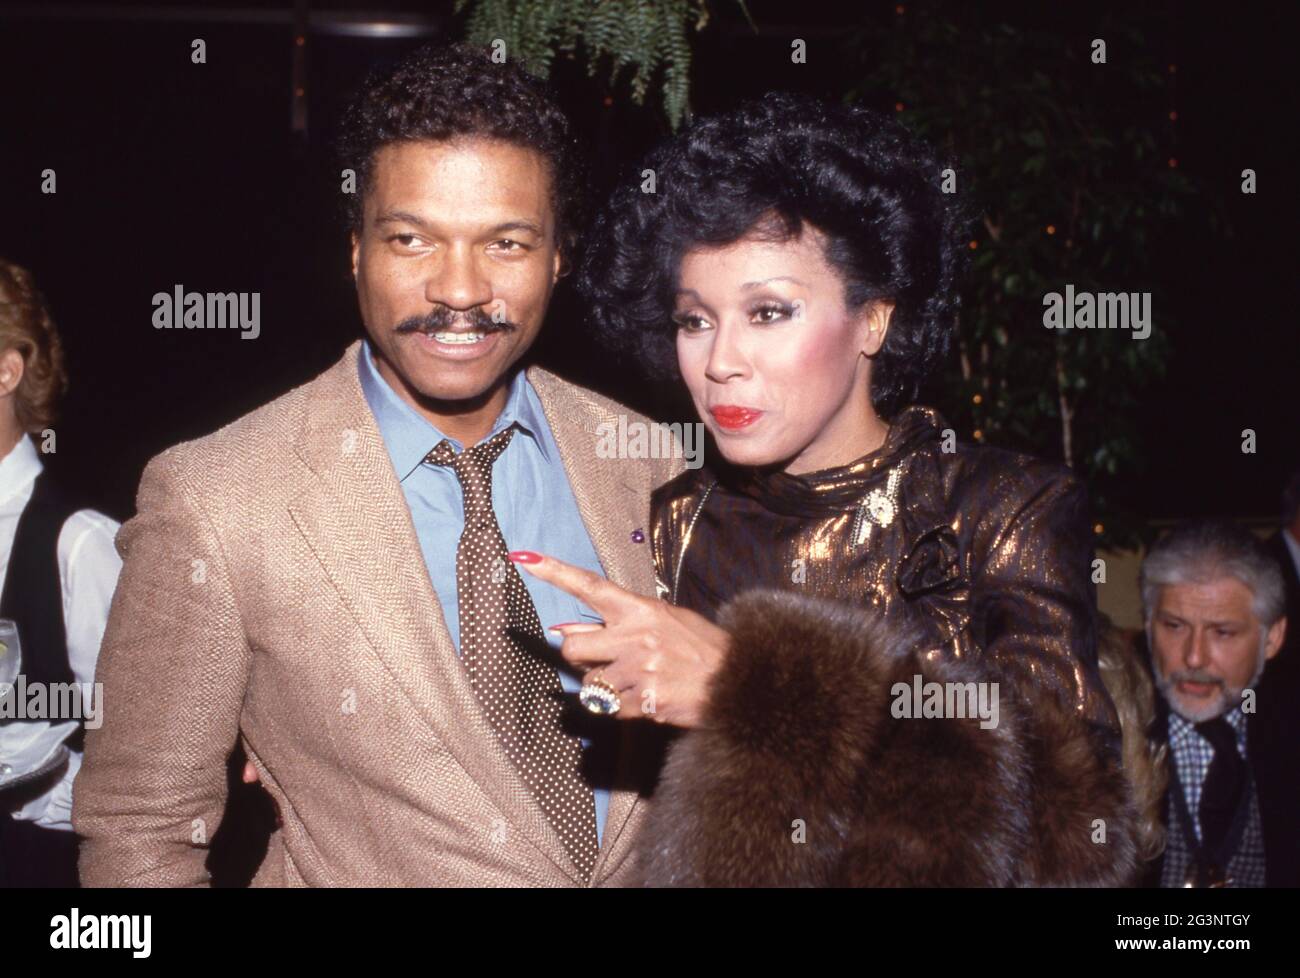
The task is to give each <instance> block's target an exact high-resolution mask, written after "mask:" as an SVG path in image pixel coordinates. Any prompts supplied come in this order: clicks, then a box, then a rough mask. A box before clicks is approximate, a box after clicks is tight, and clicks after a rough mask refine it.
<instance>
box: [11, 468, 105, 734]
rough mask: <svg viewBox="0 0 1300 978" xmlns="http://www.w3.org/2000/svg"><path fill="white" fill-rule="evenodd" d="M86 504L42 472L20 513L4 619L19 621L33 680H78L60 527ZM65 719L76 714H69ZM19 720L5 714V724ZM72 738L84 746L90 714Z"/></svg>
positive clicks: (25, 663)
mask: <svg viewBox="0 0 1300 978" xmlns="http://www.w3.org/2000/svg"><path fill="white" fill-rule="evenodd" d="M82 508H83V507H81V506H79V505H77V504H76V503H75V502H73V500H72V499H71V498H70V497H69V496H68V495H67V494H66V493H65V492H64V491H63V490H62V489H60V488H59V487H58V485H57V484H56V483H55V482H54V481H53V479H52V478H51V476H50V473H49V471H48V470H47V471H44V472H42V473H41V474H40V475H38V476H37V477H36V485H35V487H34V488H33V489H32V496H31V499H29V500H28V501H27V506H26V507H25V508H24V509H23V512H22V515H21V516H20V517H18V528H17V530H16V531H15V532H14V545H13V549H12V550H11V551H10V553H9V570H8V571H7V572H6V574H5V586H4V591H3V592H0V618H9V619H12V620H13V621H16V622H17V623H18V642H19V645H20V646H21V648H22V657H23V675H24V676H26V677H27V682H28V683H37V682H39V683H46V684H51V683H74V682H76V681H77V679H76V676H75V675H74V674H73V672H72V664H71V663H70V661H69V660H68V633H67V628H66V627H65V625H64V621H63V584H62V582H61V580H60V579H59V532H60V531H61V530H62V529H63V524H64V522H66V521H67V519H68V517H69V516H71V515H72V514H73V513H75V512H76V511H77V510H79V509H82ZM63 719H72V718H71V717H65V718H63ZM6 722H17V721H16V720H15V719H12V718H11V719H10V720H5V719H0V723H6ZM78 722H79V727H78V729H77V731H76V733H74V734H73V735H72V736H71V737H69V738H68V739H67V741H66V743H67V745H68V746H69V747H71V748H72V749H74V750H81V746H82V741H83V740H84V739H85V735H86V725H85V720H84V719H79V721H78Z"/></svg>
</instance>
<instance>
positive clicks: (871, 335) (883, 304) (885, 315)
mask: <svg viewBox="0 0 1300 978" xmlns="http://www.w3.org/2000/svg"><path fill="white" fill-rule="evenodd" d="M893 317H894V304H893V303H892V302H889V301H887V300H883V299H882V300H880V301H879V302H869V303H867V306H866V308H865V309H864V310H863V311H862V326H863V331H862V337H863V338H862V352H863V354H865V355H866V356H868V357H874V356H875V355H876V354H877V353H879V352H880V348H881V347H882V346H884V344H885V334H886V333H888V332H889V324H890V321H891V320H892V319H893Z"/></svg>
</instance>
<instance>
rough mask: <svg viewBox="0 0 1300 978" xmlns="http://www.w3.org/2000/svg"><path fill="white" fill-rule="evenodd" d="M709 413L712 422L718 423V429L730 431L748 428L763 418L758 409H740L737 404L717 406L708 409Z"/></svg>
mask: <svg viewBox="0 0 1300 978" xmlns="http://www.w3.org/2000/svg"><path fill="white" fill-rule="evenodd" d="M709 413H710V414H711V415H713V420H715V421H716V422H718V426H719V427H721V428H727V429H729V430H731V431H738V430H739V429H741V428H745V427H748V426H749V425H751V424H753V423H754V422H755V421H757V420H758V419H759V418H761V417H762V416H763V412H762V411H760V410H758V408H750V407H741V406H740V405H738V404H719V405H717V406H716V407H711V408H709Z"/></svg>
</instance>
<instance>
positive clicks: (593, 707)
mask: <svg viewBox="0 0 1300 978" xmlns="http://www.w3.org/2000/svg"><path fill="white" fill-rule="evenodd" d="M578 702H579V703H581V704H582V705H583V706H584V707H586V709H587V710H588V711H589V712H591V713H594V714H596V715H597V716H603V717H607V716H613V715H614V714H615V713H617V712H618V711H619V710H620V709H622V707H623V701H622V700H621V699H619V696H618V690H616V689H615V688H614V687H613V686H611V685H610V684H609V683H607V682H605V680H604V679H602V678H600V674H599V673H597V674H596V675H595V676H593V677H592V678H591V680H590V681H589V682H585V683H583V684H582V689H580V690H578Z"/></svg>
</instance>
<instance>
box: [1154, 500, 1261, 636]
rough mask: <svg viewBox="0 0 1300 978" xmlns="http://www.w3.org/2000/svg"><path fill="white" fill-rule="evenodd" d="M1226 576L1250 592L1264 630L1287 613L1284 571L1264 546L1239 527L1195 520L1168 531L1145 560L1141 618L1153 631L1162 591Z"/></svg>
mask: <svg viewBox="0 0 1300 978" xmlns="http://www.w3.org/2000/svg"><path fill="white" fill-rule="evenodd" d="M1222 577H1233V578H1236V579H1237V580H1238V581H1240V582H1241V583H1242V584H1244V585H1246V587H1248V588H1249V589H1250V593H1251V595H1252V596H1253V603H1252V607H1253V610H1254V612H1255V617H1256V618H1258V619H1259V621H1260V624H1261V626H1262V627H1264V628H1268V627H1270V626H1272V625H1273V623H1274V622H1276V621H1277V620H1278V619H1279V618H1281V617H1282V615H1283V614H1285V613H1286V592H1285V590H1284V588H1283V584H1282V569H1281V568H1280V567H1278V564H1277V561H1276V560H1274V559H1273V555H1272V554H1270V553H1269V552H1268V550H1267V549H1266V548H1265V547H1264V545H1263V544H1262V543H1261V542H1260V541H1259V540H1258V539H1256V538H1255V536H1253V535H1252V534H1251V533H1250V532H1249V531H1248V530H1245V529H1243V528H1241V527H1240V526H1237V525H1236V524H1235V523H1228V522H1225V521H1222V520H1196V521H1191V522H1187V523H1182V524H1180V525H1178V526H1176V527H1174V528H1173V529H1172V530H1170V531H1169V532H1168V533H1166V534H1165V535H1164V536H1163V537H1161V538H1160V539H1159V540H1158V541H1157V542H1156V543H1155V545H1154V546H1152V548H1151V550H1150V552H1148V553H1147V556H1146V559H1145V560H1143V561H1142V573H1141V577H1140V580H1141V585H1142V617H1143V620H1144V621H1145V622H1146V624H1147V626H1148V627H1150V624H1151V615H1152V612H1154V610H1155V606H1156V598H1157V597H1158V592H1159V589H1160V588H1162V587H1164V586H1166V585H1169V584H1205V583H1208V582H1210V581H1213V580H1217V579H1219V578H1222Z"/></svg>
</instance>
